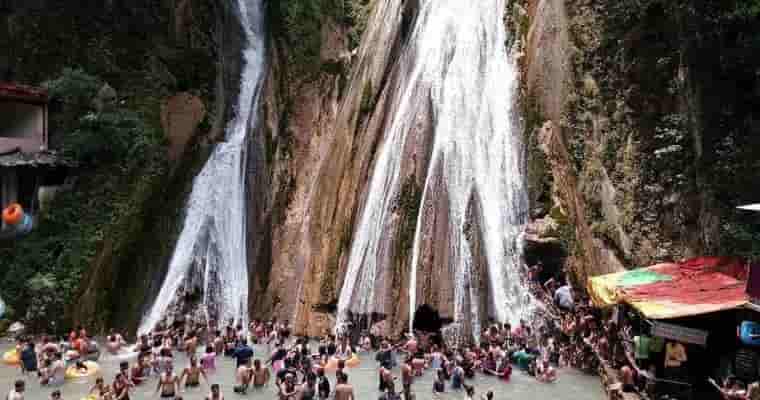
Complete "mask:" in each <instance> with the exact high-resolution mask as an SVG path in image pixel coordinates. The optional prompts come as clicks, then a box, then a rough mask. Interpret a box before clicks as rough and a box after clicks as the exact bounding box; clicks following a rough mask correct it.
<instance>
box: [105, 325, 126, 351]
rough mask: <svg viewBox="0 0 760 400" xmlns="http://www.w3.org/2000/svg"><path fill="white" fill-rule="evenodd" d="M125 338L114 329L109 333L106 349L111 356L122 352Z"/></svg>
mask: <svg viewBox="0 0 760 400" xmlns="http://www.w3.org/2000/svg"><path fill="white" fill-rule="evenodd" d="M124 343H125V342H124V338H123V337H122V336H121V335H120V334H118V333H116V332H115V331H114V330H113V329H111V330H110V332H109V333H108V337H107V341H106V349H107V350H108V352H109V353H111V354H117V353H118V352H119V350H121V346H123V345H124Z"/></svg>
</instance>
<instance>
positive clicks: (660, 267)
mask: <svg viewBox="0 0 760 400" xmlns="http://www.w3.org/2000/svg"><path fill="white" fill-rule="evenodd" d="M746 281H747V268H746V266H745V265H744V264H743V263H742V262H741V261H739V260H736V259H729V258H720V257H701V258H695V259H691V260H687V261H683V262H680V263H665V264H657V265H654V266H651V267H648V268H640V269H634V270H631V271H625V272H617V273H614V274H608V275H602V276H597V277H593V278H589V281H588V291H589V294H590V296H591V299H592V300H593V302H594V304H596V305H597V306H599V307H605V306H610V305H613V304H619V303H627V304H629V305H631V306H632V307H633V308H635V309H637V310H638V311H639V312H640V313H641V314H642V315H644V316H645V317H646V318H651V319H668V318H678V317H687V316H692V315H699V314H707V313H711V312H715V311H721V310H727V309H732V308H736V307H740V306H743V305H744V304H747V303H748V302H749V297H748V296H747V294H746V290H745V289H746V288H745V287H746V283H747V282H746Z"/></svg>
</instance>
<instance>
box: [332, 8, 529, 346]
mask: <svg viewBox="0 0 760 400" xmlns="http://www.w3.org/2000/svg"><path fill="white" fill-rule="evenodd" d="M420 7H421V9H420V12H419V15H418V18H417V22H416V25H415V28H414V31H413V33H412V36H411V38H410V40H409V45H408V47H407V48H406V50H405V54H404V56H405V57H410V58H412V59H413V61H411V63H412V64H413V66H412V68H411V71H412V72H411V74H408V76H406V77H405V78H403V79H402V82H401V85H400V87H401V89H400V90H399V91H398V95H397V97H396V98H395V99H394V103H395V105H396V107H395V108H396V109H395V110H393V111H394V115H393V116H392V123H391V124H390V128H389V129H388V130H387V131H386V136H385V138H384V141H383V143H382V144H381V147H380V150H379V153H378V157H377V160H376V162H375V167H374V170H373V172H372V178H371V180H370V186H369V192H368V195H367V199H366V203H365V204H364V208H363V211H362V214H361V218H360V220H359V225H358V227H357V229H356V233H355V237H354V242H353V243H352V248H351V253H350V256H349V262H348V270H347V273H346V278H345V281H344V285H343V289H342V291H341V294H340V299H339V303H338V314H339V324H341V323H342V322H344V321H345V318H346V317H347V316H348V313H349V312H353V313H357V314H369V313H372V312H381V309H382V305H380V304H378V302H382V299H378V296H377V293H376V292H377V291H378V288H377V287H376V286H377V281H378V279H377V278H378V275H379V274H382V273H383V271H382V269H383V267H384V266H383V265H381V263H382V262H384V261H386V262H387V259H386V258H384V254H382V253H383V251H384V247H383V246H384V244H383V243H385V242H384V241H385V240H387V239H388V238H384V237H383V233H384V232H385V229H384V227H385V226H386V224H387V223H388V222H389V221H390V219H391V218H390V217H391V215H392V213H393V210H392V207H393V202H394V199H395V198H396V197H397V196H398V193H399V190H400V184H401V182H400V169H401V163H402V154H403V151H402V149H403V146H404V144H405V142H406V140H407V134H408V132H409V131H410V129H411V128H412V127H413V126H414V123H415V117H416V116H417V113H418V112H419V111H420V110H419V108H420V107H421V105H426V104H430V105H431V106H432V114H433V135H434V138H433V141H434V145H433V151H432V157H431V161H430V164H429V168H428V174H427V178H426V182H425V187H424V189H423V196H422V200H421V205H422V204H425V201H426V199H427V198H428V196H431V195H433V194H432V193H431V191H430V186H431V179H433V178H434V174H435V173H438V172H436V171H442V172H440V173H442V174H443V179H442V181H443V182H444V183H443V184H444V185H445V192H446V193H447V196H448V199H447V200H448V207H449V208H448V210H447V211H448V224H449V226H448V234H449V246H450V247H449V249H448V251H449V258H448V259H449V260H450V263H451V266H450V267H451V268H450V270H452V271H455V276H454V277H452V278H453V280H454V282H455V288H454V292H455V293H454V294H455V303H456V304H455V306H454V310H455V322H464V320H470V321H472V322H473V330H474V331H477V329H479V326H478V325H477V324H478V321H480V320H481V318H482V317H483V316H481V315H479V307H478V304H479V300H478V299H479V298H480V296H484V295H487V296H489V299H490V307H489V308H490V313H491V314H492V315H491V316H492V317H493V318H495V319H496V320H498V321H501V322H506V321H513V322H514V320H515V319H517V318H518V317H519V316H520V315H522V314H523V313H524V312H525V311H526V310H525V309H526V308H527V307H526V306H527V304H526V302H525V301H524V299H525V295H524V290H523V289H520V278H519V275H518V270H519V268H520V266H521V263H522V246H521V235H522V232H523V230H524V226H525V222H526V217H527V204H528V203H527V194H526V189H525V180H524V173H523V166H522V157H521V152H522V151H523V149H522V142H521V138H520V133H519V129H517V128H516V126H515V123H514V118H513V117H514V104H515V100H516V96H517V87H518V72H517V69H516V66H515V65H514V61H513V60H511V59H510V56H509V55H508V53H507V49H506V48H505V42H506V38H507V36H506V31H505V28H504V25H503V19H502V18H503V14H504V12H505V4H504V0H479V1H476V2H468V1H461V0H423V1H421V5H420ZM402 60H403V57H402ZM436 195H440V193H436ZM473 197H475V198H476V199H477V200H478V202H479V204H480V209H481V211H482V212H481V214H482V215H480V219H479V220H478V221H475V223H476V224H475V225H477V228H478V229H479V232H478V234H479V236H480V238H481V241H482V243H483V247H484V251H485V259H486V261H487V264H488V267H487V269H488V279H489V282H488V283H489V288H490V293H489V294H482V293H478V290H477V285H472V284H471V282H470V276H471V274H472V268H473V255H472V254H471V247H470V244H469V243H468V239H467V237H466V236H465V225H466V215H467V209H468V204H469V203H470V199H471V198H473ZM416 222H417V228H416V233H415V239H414V245H413V253H412V254H413V256H412V264H411V265H412V274H411V282H410V303H409V304H410V308H411V309H410V325H411V321H412V319H413V315H414V311H415V308H416V306H417V304H416V302H417V301H416V287H417V284H416V280H417V277H416V267H417V265H418V262H419V251H420V246H421V242H422V241H423V240H430V239H432V238H423V237H422V234H421V230H422V226H424V225H425V224H426V221H425V213H424V212H421V213H420V215H419V217H418V219H417V221H416ZM427 278H428V279H435V277H427ZM467 298H469V301H467V300H466V299H467ZM468 304H469V307H470V308H469V309H465V308H466V307H467V305H468Z"/></svg>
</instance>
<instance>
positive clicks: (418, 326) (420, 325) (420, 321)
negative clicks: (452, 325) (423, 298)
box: [412, 304, 450, 333]
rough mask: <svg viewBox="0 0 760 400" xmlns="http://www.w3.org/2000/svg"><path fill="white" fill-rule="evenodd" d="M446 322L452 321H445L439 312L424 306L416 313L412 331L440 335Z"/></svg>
mask: <svg viewBox="0 0 760 400" xmlns="http://www.w3.org/2000/svg"><path fill="white" fill-rule="evenodd" d="M446 322H450V321H444V320H443V318H441V315H440V314H439V313H438V310H436V309H434V308H433V307H431V306H430V305H428V304H423V305H421V306H419V307H417V311H415V312H414V320H413V321H412V329H414V330H415V331H420V332H426V333H440V332H441V328H443V325H444V324H445V323H446Z"/></svg>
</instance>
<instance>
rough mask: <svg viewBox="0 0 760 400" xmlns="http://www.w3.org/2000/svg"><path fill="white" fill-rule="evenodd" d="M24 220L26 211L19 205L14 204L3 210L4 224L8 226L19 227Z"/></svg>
mask: <svg viewBox="0 0 760 400" xmlns="http://www.w3.org/2000/svg"><path fill="white" fill-rule="evenodd" d="M23 218H24V209H23V208H22V207H21V205H20V204H18V203H13V204H11V205H9V206H8V207H6V208H5V210H3V222H5V223H6V224H8V225H18V224H19V222H21V220H22V219H23Z"/></svg>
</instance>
